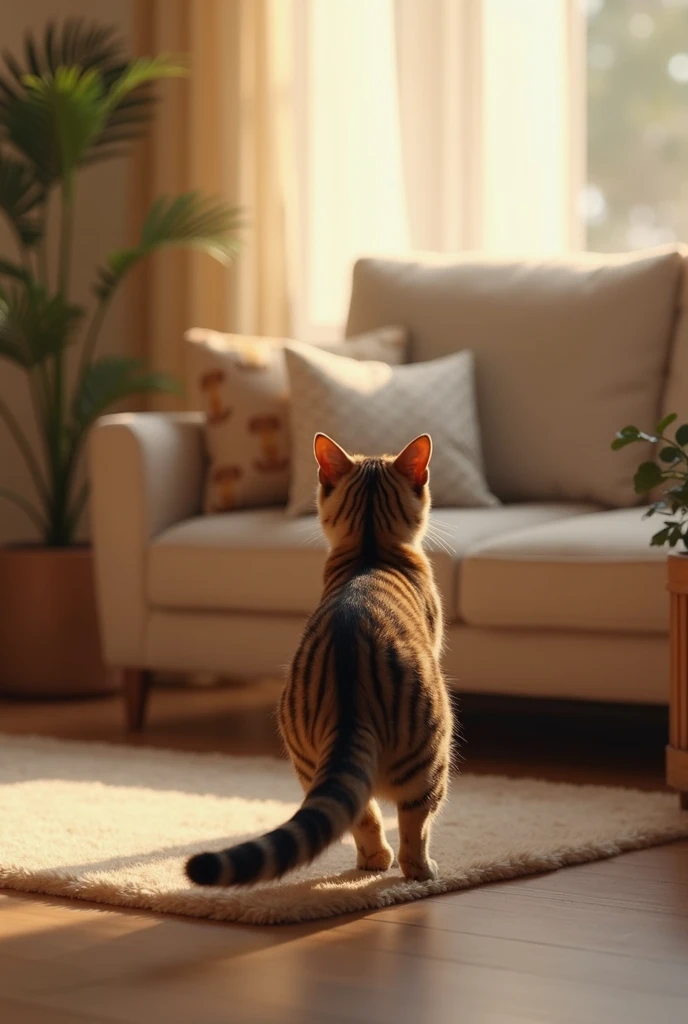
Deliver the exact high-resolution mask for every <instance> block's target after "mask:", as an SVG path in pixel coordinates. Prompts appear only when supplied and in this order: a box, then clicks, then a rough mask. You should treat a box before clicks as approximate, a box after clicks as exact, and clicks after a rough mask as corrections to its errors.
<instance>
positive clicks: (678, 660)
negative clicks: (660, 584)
mask: <svg viewBox="0 0 688 1024" xmlns="http://www.w3.org/2000/svg"><path fill="white" fill-rule="evenodd" d="M667 571H668V584H667V587H668V590H669V593H670V595H671V618H670V636H669V642H670V644H671V689H670V693H669V746H668V747H667V750H666V777H667V783H668V784H669V785H670V786H672V787H673V788H674V789H677V790H678V792H679V796H680V799H681V807H682V808H683V810H684V811H688V555H679V554H671V555H669V558H668V560H667Z"/></svg>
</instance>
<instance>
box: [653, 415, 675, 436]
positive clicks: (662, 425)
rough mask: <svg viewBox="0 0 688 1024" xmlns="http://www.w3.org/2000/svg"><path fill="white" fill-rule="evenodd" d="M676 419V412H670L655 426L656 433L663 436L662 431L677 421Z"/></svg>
mask: <svg viewBox="0 0 688 1024" xmlns="http://www.w3.org/2000/svg"><path fill="white" fill-rule="evenodd" d="M677 419H678V413H677V412H670V413H669V415H668V416H665V417H664V419H663V420H660V421H659V423H658V424H657V433H658V434H663V433H664V431H665V430H666V428H667V427H670V426H671V424H672V423H673V422H674V421H675V420H677Z"/></svg>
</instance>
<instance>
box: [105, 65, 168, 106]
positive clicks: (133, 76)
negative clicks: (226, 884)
mask: <svg viewBox="0 0 688 1024" xmlns="http://www.w3.org/2000/svg"><path fill="white" fill-rule="evenodd" d="M186 73H187V65H186V63H185V61H184V60H183V58H182V57H178V56H177V57H175V56H172V55H171V54H165V53H162V54H160V55H159V56H157V57H141V58H139V60H135V61H134V62H133V63H132V64H130V65H129V66H128V67H126V68H124V70H123V71H122V74H121V75H120V76H119V78H116V79H115V80H114V81H113V82H112V84H111V85H110V88H109V90H108V107H109V109H110V110H112V111H114V110H116V109H117V107H119V106H120V104H121V103H123V102H124V100H125V99H126V98H127V97H128V96H129V95H130V94H131V93H133V92H135V91H136V90H137V89H140V88H141V86H143V85H149V84H150V83H151V82H155V81H157V80H158V79H160V78H181V77H182V76H184V75H186Z"/></svg>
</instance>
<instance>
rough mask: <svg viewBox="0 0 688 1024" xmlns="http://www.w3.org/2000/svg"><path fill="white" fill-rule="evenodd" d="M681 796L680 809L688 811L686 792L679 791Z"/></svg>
mask: <svg viewBox="0 0 688 1024" xmlns="http://www.w3.org/2000/svg"><path fill="white" fill-rule="evenodd" d="M679 797H680V798H681V810H682V811H688V793H679Z"/></svg>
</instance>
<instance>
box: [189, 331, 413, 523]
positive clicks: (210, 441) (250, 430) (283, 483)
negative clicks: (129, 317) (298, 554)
mask: <svg viewBox="0 0 688 1024" xmlns="http://www.w3.org/2000/svg"><path fill="white" fill-rule="evenodd" d="M185 338H186V341H187V343H188V344H187V378H188V388H187V392H188V397H189V400H190V404H191V408H192V409H198V410H201V411H203V412H205V414H206V418H207V419H206V432H205V434H206V446H207V451H208V456H209V460H210V466H209V470H208V476H207V481H206V489H205V510H206V512H226V511H229V510H230V509H234V508H246V507H258V506H262V505H278V504H281V503H284V502H285V501H286V500H287V494H288V489H289V465H290V455H289V448H290V446H289V434H288V415H287V407H288V390H289V386H288V377H287V369H286V364H285V360H284V346H285V344H286V342H285V340H284V339H282V338H257V337H256V338H254V337H246V336H242V335H237V334H221V333H220V332H218V331H210V330H203V329H200V328H195V329H193V330H190V331H187V333H186V335H185ZM294 344H295V345H297V346H298V345H299V343H296V342H295V343H294ZM302 347H303V349H305V350H309V349H311V348H314V346H310V345H303V346H302ZM323 348H326V349H327V350H328V351H330V352H342V353H344V352H346V354H347V355H351V356H353V358H354V359H378V360H383V361H384V362H386V363H402V362H403V361H404V359H405V358H406V348H407V339H406V332H405V330H404V329H403V328H401V327H384V328H381V329H379V330H375V331H370V332H369V333H367V334H363V335H361V336H360V337H358V338H351V339H349V340H348V341H346V342H341V343H340V344H332V345H328V346H323Z"/></svg>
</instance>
